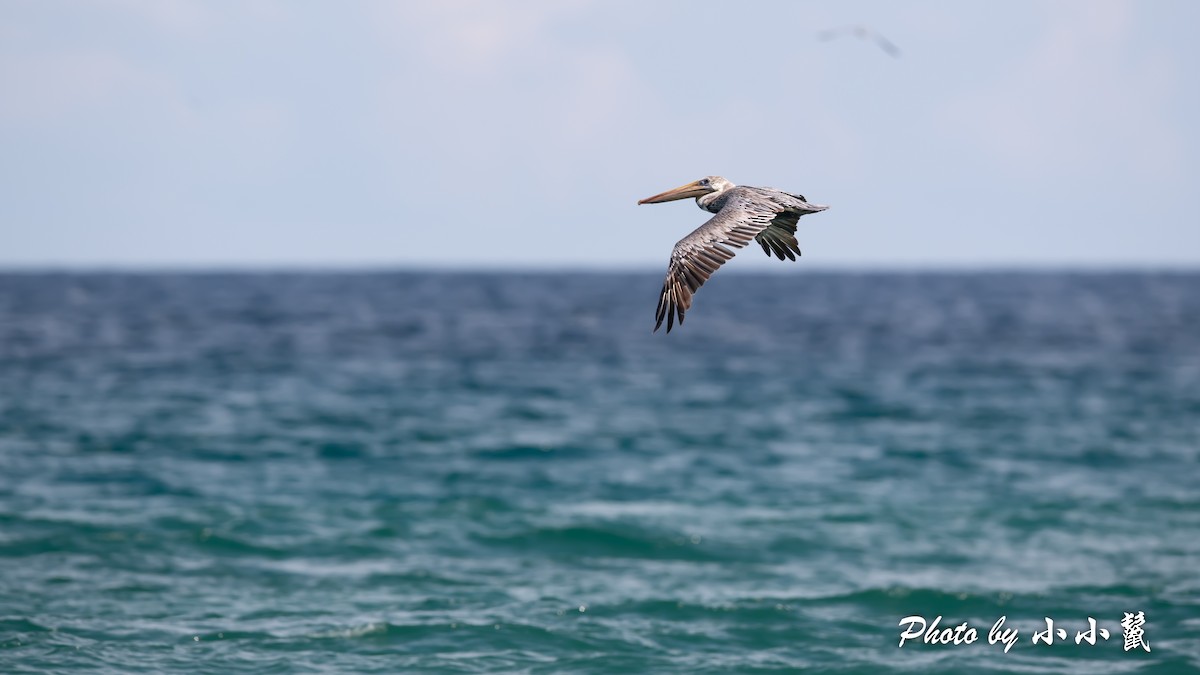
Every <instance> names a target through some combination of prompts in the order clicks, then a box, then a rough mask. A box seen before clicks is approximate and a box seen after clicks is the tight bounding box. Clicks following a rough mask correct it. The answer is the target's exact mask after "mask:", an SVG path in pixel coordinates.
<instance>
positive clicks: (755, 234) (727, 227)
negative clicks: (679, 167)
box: [638, 176, 829, 333]
mask: <svg viewBox="0 0 1200 675" xmlns="http://www.w3.org/2000/svg"><path fill="white" fill-rule="evenodd" d="M688 197H695V198H696V205H697V206H699V207H700V208H702V209H704V210H705V211H709V212H710V213H715V214H717V215H715V216H713V217H712V218H709V219H708V222H706V223H704V224H703V225H701V226H700V227H698V228H696V230H695V231H694V232H692V233H691V234H689V235H688V236H686V237H684V238H683V239H680V240H679V242H678V243H677V244H675V249H674V250H673V251H671V264H670V266H669V267H668V268H667V278H666V280H665V281H663V287H662V293H661V294H660V295H659V296H658V311H657V313H656V314H655V319H656V320H657V323H655V324H654V330H655V332H657V331H658V329H659V327H661V326H662V323H663V319H666V320H667V332H668V333H670V332H671V328H672V327H673V326H674V325H675V321H676V319H678V320H679V325H681V326H682V325H683V315H684V313H685V312H687V310H688V308H690V307H691V306H692V295H693V294H695V292H696V291H697V290H699V288H700V287H701V286H702V285H704V282H705V281H708V278H709V277H710V276H712V273H713V272H716V271H717V268H719V267H720V266H721V265H724V264H725V261H726V260H729V259H731V258H733V254H734V252H733V251H731V250H730V249H728V248H726V246H731V247H733V248H742V247H743V246H745V245H746V244H749V243H750V240H751V239H753V240H754V241H757V242H758V243H759V245H761V246H762V248H763V251H764V252H765V253H766V254H767V256H768V257H769V256H770V255H771V254H772V253H774V254H775V255H776V256H778V257H779V259H780V260H783V259H784V258H787V259H788V260H795V259H796V256H798V255H800V243H799V242H797V241H796V221H798V220H799V219H800V216H803V215H804V214H806V213H816V212H818V211H824V210H825V209H827V208H829V207H828V206H822V205H820V204H810V203H809V202H808V200H807V199H805V198H804V195H798V194H792V193H790V192H783V191H782V190H776V189H774V188H759V187H748V186H745V185H742V186H738V185H734V184H733V183H730V182H729V181H727V180H725V179H724V178H721V177H720V176H708V177H707V178H701V179H700V180H698V181H693V182H691V183H688V184H687V185H681V186H679V187H677V188H675V189H674V190H667V191H666V192H663V193H661V194H657V195H654V196H653V197H646V198H645V199H643V200H641V201H639V202H638V204H657V203H659V202H670V201H674V200H676V199H687V198H688Z"/></svg>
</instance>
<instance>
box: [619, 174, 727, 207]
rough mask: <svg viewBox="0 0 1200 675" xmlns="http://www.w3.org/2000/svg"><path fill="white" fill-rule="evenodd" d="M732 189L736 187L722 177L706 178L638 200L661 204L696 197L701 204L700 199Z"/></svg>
mask: <svg viewBox="0 0 1200 675" xmlns="http://www.w3.org/2000/svg"><path fill="white" fill-rule="evenodd" d="M732 187H736V186H735V185H734V184H733V183H731V182H729V181H727V180H725V179H724V178H722V177H720V176H705V177H704V178H701V179H700V180H696V181H692V182H691V183H688V184H687V185H680V186H679V187H677V188H675V189H674V190H667V191H666V192H662V193H659V194H656V195H654V196H653V197H646V198H645V199H641V200H638V204H658V203H659V202H672V201H675V200H676V199H687V198H688V197H695V198H696V201H697V203H699V201H700V199H701V198H702V197H704V196H705V195H711V194H720V193H722V192H724V191H726V190H728V189H729V188H732ZM701 208H703V207H701Z"/></svg>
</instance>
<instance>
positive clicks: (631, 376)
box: [0, 273, 1200, 673]
mask: <svg viewBox="0 0 1200 675" xmlns="http://www.w3.org/2000/svg"><path fill="white" fill-rule="evenodd" d="M660 283H661V279H660V277H659V276H658V275H657V274H647V275H617V274H612V275H604V274H582V275H573V274H529V275H522V274H501V275H490V274H489V275H483V274H479V275H472V274H433V273H401V274H361V275H353V274H278V275H277V274H261V275H259V274H246V275H216V274H213V275H174V274H164V275H158V274H148V275H117V274H100V275H83V274H47V275H43V274H9V275H2V276H0V671H3V672H34V671H47V670H54V671H58V672H77V671H82V670H85V669H97V670H99V671H102V672H114V673H117V672H130V671H141V670H146V671H155V672H168V671H170V672H212V673H226V672H236V671H241V672H313V671H319V672H385V673H394V672H439V671H440V672H532V673H558V672H588V673H609V672H611V673H625V672H689V673H699V672H704V673H709V672H712V673H726V672H773V671H787V670H794V669H800V668H806V669H813V670H815V671H818V672H838V673H878V672H881V671H888V672H908V673H930V672H935V673H936V672H946V673H950V672H955V673H959V672H961V673H980V672H1023V673H1061V672H1072V673H1175V672H1197V670H1200V463H1198V459H1200V274H1133V273H1130V274H999V273H997V274H898V275H888V274H861V275H860V274H799V275H790V276H752V275H742V276H739V275H737V274H729V275H728V276H721V277H718V278H716V279H714V280H713V282H712V283H711V284H709V285H708V286H706V287H705V289H704V290H703V292H702V293H701V294H700V295H699V296H698V297H697V301H696V305H695V307H694V308H693V311H692V312H691V313H690V314H689V315H688V320H687V324H686V325H685V326H684V327H683V328H682V330H679V331H677V332H673V333H672V334H671V335H669V336H665V335H663V334H661V333H660V334H658V335H653V336H652V335H651V334H650V327H651V326H652V324H653V310H654V306H655V300H656V296H657V291H658V288H659V284H660ZM1125 612H1130V613H1136V612H1144V616H1145V620H1146V621H1145V624H1144V626H1143V630H1144V634H1143V639H1144V641H1145V642H1146V643H1147V644H1148V645H1149V647H1150V651H1149V652H1147V651H1145V650H1144V649H1143V648H1141V647H1138V648H1137V649H1135V650H1132V651H1125V650H1124V648H1123V647H1124V644H1123V629H1122V626H1121V621H1122V619H1123V617H1124V613H1125ZM910 615H920V616H922V617H925V618H926V619H927V620H930V621H932V620H933V618H934V617H936V616H939V615H940V616H942V617H943V618H942V621H941V625H942V626H943V627H945V626H949V627H953V626H956V625H958V624H961V623H962V622H967V623H968V625H969V627H975V628H976V629H977V632H978V639H977V641H975V642H974V643H972V644H961V645H932V644H924V643H922V642H921V640H920V639H917V640H916V641H910V642H908V643H907V644H905V646H904V647H903V648H899V647H898V646H897V645H898V643H899V637H900V633H901V630H902V629H901V627H900V626H899V622H900V620H901V619H902V618H904V617H906V616H910ZM1001 616H1004V617H1006V623H1005V627H1008V628H1017V629H1018V631H1019V633H1018V641H1017V643H1016V644H1015V645H1014V646H1013V647H1012V648H1011V650H1010V651H1009V652H1008V653H1004V651H1003V648H1002V645H993V644H988V638H987V633H988V629H989V628H990V627H991V626H992V625H993V624H994V623H995V622H996V620H997V619H999V618H1000V617H1001ZM1046 617H1050V618H1052V619H1053V620H1054V621H1055V627H1056V628H1058V627H1062V628H1065V629H1067V631H1068V633H1069V634H1068V637H1067V639H1066V640H1065V641H1064V640H1062V639H1060V638H1057V637H1056V639H1055V641H1054V644H1052V645H1045V644H1039V645H1034V644H1032V642H1031V638H1032V635H1033V633H1034V632H1035V631H1037V630H1044V629H1045V628H1046V621H1045V619H1046ZM1088 617H1093V618H1095V619H1096V620H1097V626H1098V627H1099V628H1102V629H1105V630H1108V631H1110V634H1111V637H1110V639H1109V640H1107V641H1105V640H1098V641H1097V644H1096V645H1094V646H1090V645H1088V644H1087V643H1083V644H1082V645H1077V644H1076V642H1075V636H1076V634H1077V633H1078V632H1079V631H1080V630H1083V629H1085V628H1087V619H1088Z"/></svg>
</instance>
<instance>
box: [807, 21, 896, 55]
mask: <svg viewBox="0 0 1200 675" xmlns="http://www.w3.org/2000/svg"><path fill="white" fill-rule="evenodd" d="M842 35H852V36H854V37H856V38H858V39H859V40H870V41H871V42H874V43H875V44H876V45H878V46H879V48H880V49H882V50H883V51H885V52H887V53H888V54H889V55H891V56H893V57H895V58H900V48H899V47H897V46H896V45H894V44H892V42H891V40H888V39H887V38H885V37H883V36H882V35H880V34H879V32H878V31H875V30H872V29H871V28H870V27H868V26H864V25H862V24H859V25H857V26H839V27H837V28H830V29H828V30H823V31H821V32H819V33H817V39H819V40H820V41H822V42H828V41H830V40H832V39H834V38H837V37H841V36H842Z"/></svg>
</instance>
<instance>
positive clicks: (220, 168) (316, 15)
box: [0, 0, 1200, 269]
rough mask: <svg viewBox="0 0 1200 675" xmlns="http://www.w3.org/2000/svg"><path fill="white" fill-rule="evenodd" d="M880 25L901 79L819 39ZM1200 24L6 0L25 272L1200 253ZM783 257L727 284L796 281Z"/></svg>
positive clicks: (8, 86)
mask: <svg viewBox="0 0 1200 675" xmlns="http://www.w3.org/2000/svg"><path fill="white" fill-rule="evenodd" d="M850 23H865V24H868V25H870V26H871V27H873V28H875V29H876V30H878V31H880V32H882V33H883V34H885V35H887V36H888V38H890V39H891V40H892V41H893V42H895V43H897V44H898V45H899V46H900V48H901V49H902V50H903V54H902V56H901V58H899V59H894V58H891V57H890V56H888V55H887V54H885V53H884V52H883V51H881V50H880V49H878V48H876V47H874V46H873V45H871V44H869V43H867V42H863V41H859V40H855V39H853V38H850V37H846V38H843V39H840V40H837V41H833V42H821V41H819V40H817V38H816V33H817V31H819V30H821V29H824V28H829V27H833V26H840V25H844V24H850ZM1197 26H1200V3H1197V2H1190V1H1187V0H1179V1H1176V2H1171V1H1167V0H1160V1H1156V2H1120V1H1105V0H1088V1H1078V2H1069V1H1061V0H1060V1H1055V2H1003V3H1000V2H943V1H940V0H936V1H929V2H892V1H887V2H866V1H861V2H829V3H803V2H765V1H764V2H751V3H738V4H735V3H725V2H723V3H716V2H701V1H697V0H692V1H689V2H620V1H618V2H614V1H594V2H593V1H589V0H528V1H525V2H515V1H514V2H498V1H497V2H484V1H480V0H462V1H460V2H451V1H447V0H439V1H437V2H434V1H430V2H366V1H364V2H353V3H332V2H296V1H293V0H286V1H285V0H280V1H277V2H276V1H260V2H253V1H250V2H224V1H212V2H183V1H171V0H142V1H135V0H119V1H118V0H109V1H97V2H56V1H53V0H50V1H47V0H31V1H23V0H5V1H4V2H3V3H0V100H2V103H0V181H2V183H3V188H0V189H2V191H3V197H2V199H0V266H5V267H11V266H30V265H34V266H37V265H53V266H62V265H67V266H87V267H94V266H110V265H117V266H123V265H129V266H139V267H144V266H151V267H174V266H186V267H196V266H213V265H215V266H223V267H227V266H254V265H266V266H281V265H284V266H286V265H306V266H307V265H318V266H350V267H353V266H359V265H370V266H410V265H422V266H453V267H473V266H486V267H489V268H496V267H524V266H533V267H543V268H547V267H548V268H573V267H586V268H602V267H620V268H646V269H657V268H659V267H662V266H663V265H664V264H665V262H666V259H667V256H668V254H669V251H670V248H671V246H672V245H673V243H674V242H675V240H677V239H679V238H680V237H682V236H683V235H685V234H686V233H687V232H689V231H690V230H691V229H693V228H694V227H696V226H698V225H699V224H700V223H701V222H703V220H704V219H705V218H707V214H705V213H702V212H701V211H700V210H698V209H697V208H696V207H695V205H694V204H693V203H692V202H690V201H688V202H678V203H674V204H667V205H654V206H640V207H639V206H636V205H635V202H636V201H637V200H638V199H639V198H641V197H645V196H648V195H650V194H653V193H657V192H660V191H662V190H664V189H666V188H670V187H674V186H676V185H679V184H681V183H685V182H688V181H691V180H694V179H696V178H700V177H702V176H704V175H707V174H720V175H724V176H725V177H727V178H729V179H730V180H733V181H734V182H736V183H744V184H749V185H767V186H774V187H780V188H784V189H789V190H794V191H799V192H802V193H804V194H805V195H807V196H808V197H809V198H810V199H811V200H813V201H815V202H819V203H825V204H831V205H832V208H831V209H830V210H829V211H827V212H825V213H821V214H817V215H813V216H810V217H806V218H804V219H803V220H801V234H800V241H801V248H802V249H803V250H804V254H805V258H804V260H803V263H802V264H804V265H807V266H810V267H812V268H817V267H828V266H834V267H837V266H885V267H912V266H926V265H928V266H953V267H964V266H965V267H971V266H1011V265H1017V266H1024V265H1036V266H1045V265H1083V266H1108V265H1118V266H1160V265H1170V266H1180V265H1183V266H1196V265H1197V264H1200V216H1198V215H1197V210H1196V204H1195V202H1196V198H1197V192H1198V190H1197V183H1198V181H1197V178H1200V126H1198V125H1197V124H1196V122H1195V120H1197V119H1200V86H1198V85H1200V81H1198V76H1197V72H1198V71H1200V40H1197V39H1196V27H1197ZM778 266H780V263H778V261H774V265H772V264H771V263H770V262H769V261H767V259H766V258H765V257H764V256H762V254H761V252H759V251H757V250H755V251H753V252H752V254H751V255H745V254H743V255H742V256H739V258H738V260H737V261H735V263H734V264H733V265H731V267H740V268H742V269H767V268H777V267H778Z"/></svg>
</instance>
